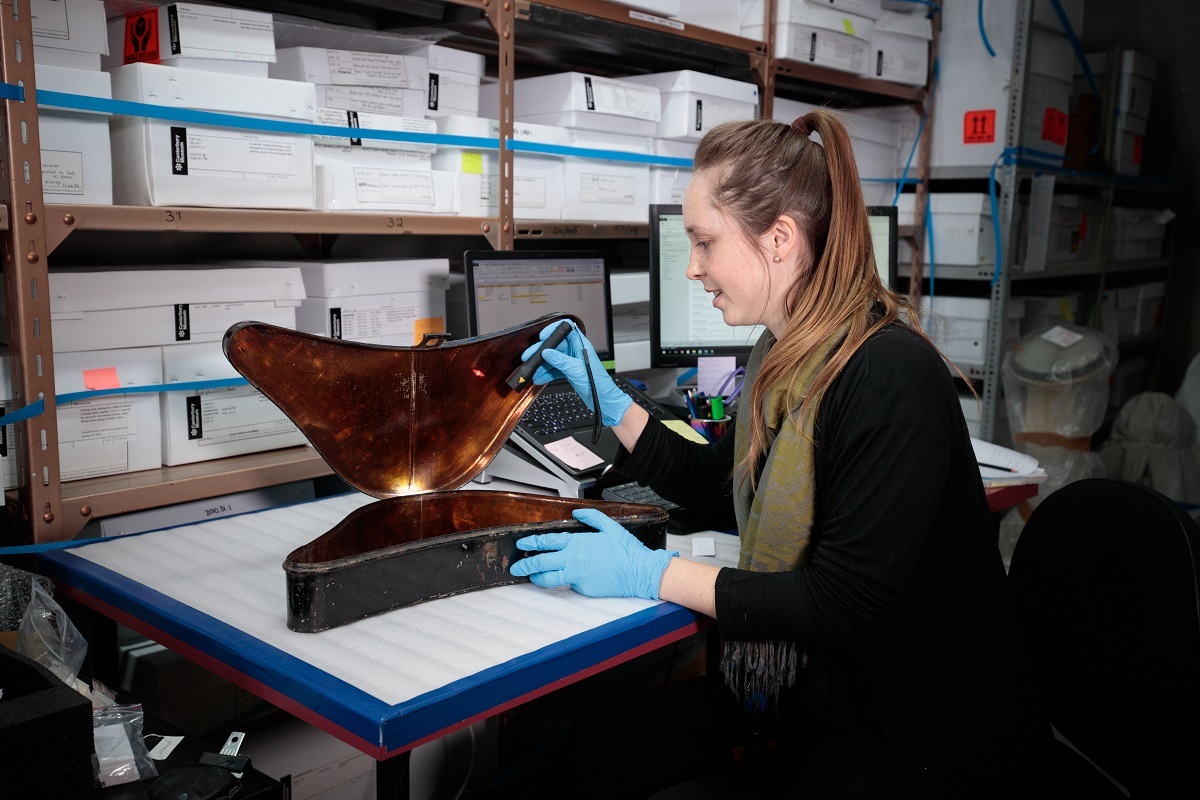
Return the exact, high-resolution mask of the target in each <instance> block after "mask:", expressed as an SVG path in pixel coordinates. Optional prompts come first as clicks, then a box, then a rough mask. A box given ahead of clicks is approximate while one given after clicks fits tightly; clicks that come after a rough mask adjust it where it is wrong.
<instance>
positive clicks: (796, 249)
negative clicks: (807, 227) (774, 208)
mask: <svg viewBox="0 0 1200 800" xmlns="http://www.w3.org/2000/svg"><path fill="white" fill-rule="evenodd" d="M766 244H767V247H768V252H769V253H770V256H771V262H772V263H773V264H779V263H787V264H802V263H804V261H805V258H804V257H805V255H806V250H807V246H806V244H805V241H804V236H803V235H802V231H801V230H800V226H799V225H798V224H796V220H794V219H792V218H791V217H789V216H787V215H784V216H781V217H780V218H779V219H777V220H775V224H774V225H772V226H771V229H770V231H768V232H767V242H766Z"/></svg>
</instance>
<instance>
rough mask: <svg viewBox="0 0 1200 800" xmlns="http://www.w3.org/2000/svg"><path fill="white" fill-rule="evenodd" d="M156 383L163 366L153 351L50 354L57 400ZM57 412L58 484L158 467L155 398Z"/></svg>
mask: <svg viewBox="0 0 1200 800" xmlns="http://www.w3.org/2000/svg"><path fill="white" fill-rule="evenodd" d="M161 383H162V361H161V357H160V356H159V354H158V349H157V348H154V347H142V348H132V349H120V350H88V351H82V352H76V353H57V352H56V353H55V354H54V386H55V390H56V391H57V392H58V393H59V394H69V393H73V392H83V391H96V390H102V389H117V388H121V387H126V386H153V385H157V384H161ZM57 410H58V454H59V466H60V470H59V471H60V473H61V476H62V480H64V481H72V480H79V479H81V478H94V477H97V476H99V475H116V474H120V473H124V472H137V471H139V470H143V469H156V468H158V467H161V466H162V440H161V439H162V426H161V424H160V417H159V410H158V398H157V397H156V396H155V395H154V393H150V392H145V393H137V394H112V395H103V396H100V397H90V398H87V399H86V400H78V401H76V402H74V403H67V404H64V405H59V406H58V409H57Z"/></svg>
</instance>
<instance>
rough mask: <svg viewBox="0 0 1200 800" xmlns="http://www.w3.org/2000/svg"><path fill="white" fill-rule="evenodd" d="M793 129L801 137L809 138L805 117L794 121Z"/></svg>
mask: <svg viewBox="0 0 1200 800" xmlns="http://www.w3.org/2000/svg"><path fill="white" fill-rule="evenodd" d="M792 128H794V129H795V130H796V131H798V132H799V133H800V135H801V136H808V135H809V130H808V123H807V122H805V121H804V116H803V115H801V116H799V117H796V118H795V119H794V120H792Z"/></svg>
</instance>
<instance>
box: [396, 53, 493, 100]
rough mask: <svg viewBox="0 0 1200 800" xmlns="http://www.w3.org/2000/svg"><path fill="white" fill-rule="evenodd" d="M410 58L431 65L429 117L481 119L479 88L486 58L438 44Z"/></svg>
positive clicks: (428, 93)
mask: <svg viewBox="0 0 1200 800" xmlns="http://www.w3.org/2000/svg"><path fill="white" fill-rule="evenodd" d="M410 55H415V56H420V57H422V58H424V59H425V61H426V63H427V64H428V69H429V73H428V74H429V77H428V79H427V81H426V84H425V116H427V117H446V116H451V115H454V114H463V115H466V116H472V117H475V116H478V115H479V84H480V78H482V77H483V70H484V63H485V59H484V57H483V56H482V55H480V54H479V53H468V52H467V51H465V50H455V49H454V48H451V47H442V46H441V45H437V44H427V45H423V46H422V47H419V48H417V49H416V50H413V51H411V53H410Z"/></svg>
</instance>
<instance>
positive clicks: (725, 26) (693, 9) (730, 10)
mask: <svg viewBox="0 0 1200 800" xmlns="http://www.w3.org/2000/svg"><path fill="white" fill-rule="evenodd" d="M672 16H673V17H674V18H675V19H677V20H679V21H680V22H683V23H686V24H688V25H695V26H697V27H699V28H708V29H709V30H714V31H724V32H725V33H739V32H740V31H741V27H742V2H741V0H687V2H686V3H681V4H680V6H679V12H678V13H676V14H673V15H672ZM759 22H760V23H761V20H759Z"/></svg>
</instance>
